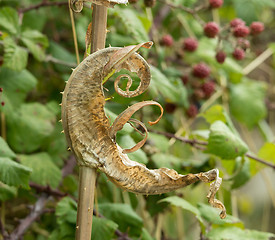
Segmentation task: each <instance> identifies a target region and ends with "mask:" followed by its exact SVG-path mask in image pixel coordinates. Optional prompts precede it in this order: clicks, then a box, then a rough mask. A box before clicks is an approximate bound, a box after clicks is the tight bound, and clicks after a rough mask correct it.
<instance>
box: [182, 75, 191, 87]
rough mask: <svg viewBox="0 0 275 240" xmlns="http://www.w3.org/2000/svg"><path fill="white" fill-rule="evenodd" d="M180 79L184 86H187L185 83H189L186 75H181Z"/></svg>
mask: <svg viewBox="0 0 275 240" xmlns="http://www.w3.org/2000/svg"><path fill="white" fill-rule="evenodd" d="M180 79H181V81H182V83H183V84H184V85H187V83H188V82H189V77H188V76H187V75H182V76H181V77H180Z"/></svg>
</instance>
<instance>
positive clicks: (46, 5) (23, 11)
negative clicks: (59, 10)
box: [18, 0, 68, 14]
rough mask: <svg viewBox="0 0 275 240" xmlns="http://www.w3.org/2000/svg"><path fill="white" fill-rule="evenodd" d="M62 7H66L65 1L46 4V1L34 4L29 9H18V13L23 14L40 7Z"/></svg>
mask: <svg viewBox="0 0 275 240" xmlns="http://www.w3.org/2000/svg"><path fill="white" fill-rule="evenodd" d="M64 5H68V2H67V1H64V2H48V1H47V0H46V1H45V0H43V1H42V2H41V3H38V4H35V5H31V6H29V7H26V8H20V9H18V12H19V13H21V14H22V13H25V12H28V11H31V10H34V9H39V8H41V7H51V6H64Z"/></svg>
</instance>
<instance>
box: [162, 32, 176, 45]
mask: <svg viewBox="0 0 275 240" xmlns="http://www.w3.org/2000/svg"><path fill="white" fill-rule="evenodd" d="M160 44H161V45H162V46H166V47H171V46H172V45H173V44H174V39H173V37H172V36H171V35H170V34H166V35H164V36H162V38H161V40H160Z"/></svg>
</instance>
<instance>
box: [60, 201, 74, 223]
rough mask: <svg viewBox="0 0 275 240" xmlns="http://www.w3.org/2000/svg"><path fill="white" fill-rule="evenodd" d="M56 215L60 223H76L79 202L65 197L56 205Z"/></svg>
mask: <svg viewBox="0 0 275 240" xmlns="http://www.w3.org/2000/svg"><path fill="white" fill-rule="evenodd" d="M55 215H56V216H57V222H58V224H62V223H63V222H68V223H73V224H76V215H77V204H76V202H75V201H74V200H73V199H71V198H70V197H64V198H63V199H62V200H61V201H59V202H58V204H57V206H56V211H55Z"/></svg>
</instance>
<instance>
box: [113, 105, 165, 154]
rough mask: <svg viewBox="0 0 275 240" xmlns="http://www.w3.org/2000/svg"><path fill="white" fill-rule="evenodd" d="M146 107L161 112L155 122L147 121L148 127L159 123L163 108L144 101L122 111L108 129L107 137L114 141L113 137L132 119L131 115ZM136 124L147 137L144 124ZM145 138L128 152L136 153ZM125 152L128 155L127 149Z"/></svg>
mask: <svg viewBox="0 0 275 240" xmlns="http://www.w3.org/2000/svg"><path fill="white" fill-rule="evenodd" d="M148 105H156V106H158V107H159V108H160V110H161V114H160V116H159V117H158V119H157V120H156V121H153V122H151V121H149V122H148V123H149V124H150V125H153V124H156V123H158V122H159V120H160V119H161V117H162V115H163V108H162V106H161V105H160V104H159V103H157V102H155V101H144V102H139V103H136V104H134V105H132V106H131V107H129V108H127V109H126V110H125V111H123V112H122V113H121V114H119V115H118V117H117V118H116V119H115V121H114V123H113V125H112V126H111V127H110V129H109V136H110V137H111V138H112V139H114V138H115V135H116V133H117V132H118V131H120V130H121V129H122V128H123V126H124V125H125V124H126V123H127V122H129V120H130V118H131V117H132V115H133V114H134V113H135V112H136V111H138V110H139V109H141V108H142V107H145V106H148ZM131 121H133V119H131ZM135 122H136V123H138V124H140V126H141V127H142V128H143V129H144V130H145V132H146V135H147V129H146V127H145V126H144V124H143V123H142V122H140V121H138V120H135ZM146 138H147V136H146V137H145V138H144V139H145V140H144V139H143V140H142V141H140V142H139V143H138V144H137V145H136V146H137V147H136V146H135V147H133V148H131V149H130V152H133V151H136V150H137V149H139V148H140V147H142V146H143V144H144V143H145V141H146ZM125 150H126V152H124V153H129V149H125Z"/></svg>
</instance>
